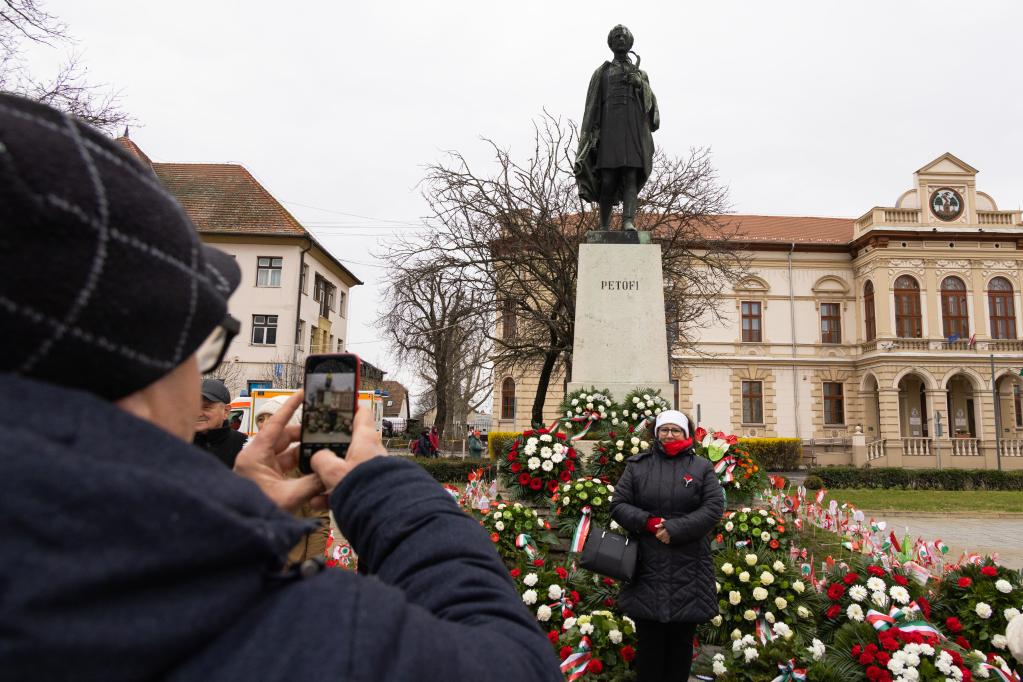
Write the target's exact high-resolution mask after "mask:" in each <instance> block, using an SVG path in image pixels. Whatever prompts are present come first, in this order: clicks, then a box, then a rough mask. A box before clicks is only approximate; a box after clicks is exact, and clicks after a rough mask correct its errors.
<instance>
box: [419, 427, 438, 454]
mask: <svg viewBox="0 0 1023 682" xmlns="http://www.w3.org/2000/svg"><path fill="white" fill-rule="evenodd" d="M416 455H418V456H419V457H433V456H434V452H433V445H431V444H430V433H429V432H428V431H426V430H423V431H420V432H419V437H418V438H417V439H416Z"/></svg>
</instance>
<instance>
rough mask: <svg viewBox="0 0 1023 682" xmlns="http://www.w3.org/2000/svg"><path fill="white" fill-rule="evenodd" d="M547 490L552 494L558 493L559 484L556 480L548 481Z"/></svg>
mask: <svg viewBox="0 0 1023 682" xmlns="http://www.w3.org/2000/svg"><path fill="white" fill-rule="evenodd" d="M547 490H548V491H550V492H552V493H556V492H558V482H557V481H554V480H551V481H547Z"/></svg>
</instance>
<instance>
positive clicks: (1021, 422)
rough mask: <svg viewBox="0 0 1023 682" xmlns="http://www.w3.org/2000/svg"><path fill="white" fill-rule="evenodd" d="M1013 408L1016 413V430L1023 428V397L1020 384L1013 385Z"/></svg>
mask: <svg viewBox="0 0 1023 682" xmlns="http://www.w3.org/2000/svg"><path fill="white" fill-rule="evenodd" d="M1012 407H1013V409H1014V410H1015V411H1016V428H1020V427H1023V396H1021V395H1020V388H1019V384H1015V383H1014V384H1013V385H1012Z"/></svg>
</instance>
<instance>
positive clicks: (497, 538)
mask: <svg viewBox="0 0 1023 682" xmlns="http://www.w3.org/2000/svg"><path fill="white" fill-rule="evenodd" d="M500 540H501V536H500V535H498V534H497V533H491V534H490V541H491V542H498V541H500Z"/></svg>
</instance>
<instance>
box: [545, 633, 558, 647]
mask: <svg viewBox="0 0 1023 682" xmlns="http://www.w3.org/2000/svg"><path fill="white" fill-rule="evenodd" d="M547 639H549V640H550V641H551V644H557V643H558V631H557V630H551V631H550V632H548V633H547Z"/></svg>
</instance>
